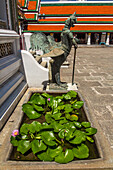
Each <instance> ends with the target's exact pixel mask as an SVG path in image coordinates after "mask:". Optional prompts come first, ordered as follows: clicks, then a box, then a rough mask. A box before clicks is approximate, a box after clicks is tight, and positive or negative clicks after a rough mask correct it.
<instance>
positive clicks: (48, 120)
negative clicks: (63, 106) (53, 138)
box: [45, 114, 53, 123]
mask: <svg viewBox="0 0 113 170" xmlns="http://www.w3.org/2000/svg"><path fill="white" fill-rule="evenodd" d="M45 119H46V122H47V123H51V121H52V120H53V119H52V115H51V114H46V115H45Z"/></svg>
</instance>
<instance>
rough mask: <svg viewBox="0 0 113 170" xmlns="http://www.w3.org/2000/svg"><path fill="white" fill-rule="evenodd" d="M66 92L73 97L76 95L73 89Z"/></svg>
mask: <svg viewBox="0 0 113 170" xmlns="http://www.w3.org/2000/svg"><path fill="white" fill-rule="evenodd" d="M67 94H69V95H70V96H71V97H73V98H76V97H77V92H75V91H73V90H71V91H69V92H67Z"/></svg>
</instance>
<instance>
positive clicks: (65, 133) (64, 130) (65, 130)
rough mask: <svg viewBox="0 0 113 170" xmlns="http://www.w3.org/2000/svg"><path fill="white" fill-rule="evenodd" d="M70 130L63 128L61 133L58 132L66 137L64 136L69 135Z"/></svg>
mask: <svg viewBox="0 0 113 170" xmlns="http://www.w3.org/2000/svg"><path fill="white" fill-rule="evenodd" d="M68 132H69V129H66V128H65V129H62V130H61V131H60V132H59V133H58V136H59V137H60V138H61V139H64V137H65V136H66V135H67V133H68Z"/></svg>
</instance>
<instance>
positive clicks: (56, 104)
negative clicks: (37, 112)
mask: <svg viewBox="0 0 113 170" xmlns="http://www.w3.org/2000/svg"><path fill="white" fill-rule="evenodd" d="M57 106H58V101H57V100H55V99H53V101H52V108H57Z"/></svg>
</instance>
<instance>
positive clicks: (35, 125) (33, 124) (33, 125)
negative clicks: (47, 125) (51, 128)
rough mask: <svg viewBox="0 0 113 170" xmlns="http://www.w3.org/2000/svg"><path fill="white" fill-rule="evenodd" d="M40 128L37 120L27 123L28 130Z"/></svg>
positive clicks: (33, 130)
mask: <svg viewBox="0 0 113 170" xmlns="http://www.w3.org/2000/svg"><path fill="white" fill-rule="evenodd" d="M40 129H41V123H40V122H37V121H33V122H32V123H31V124H29V130H30V132H32V133H35V132H39V131H40Z"/></svg>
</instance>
